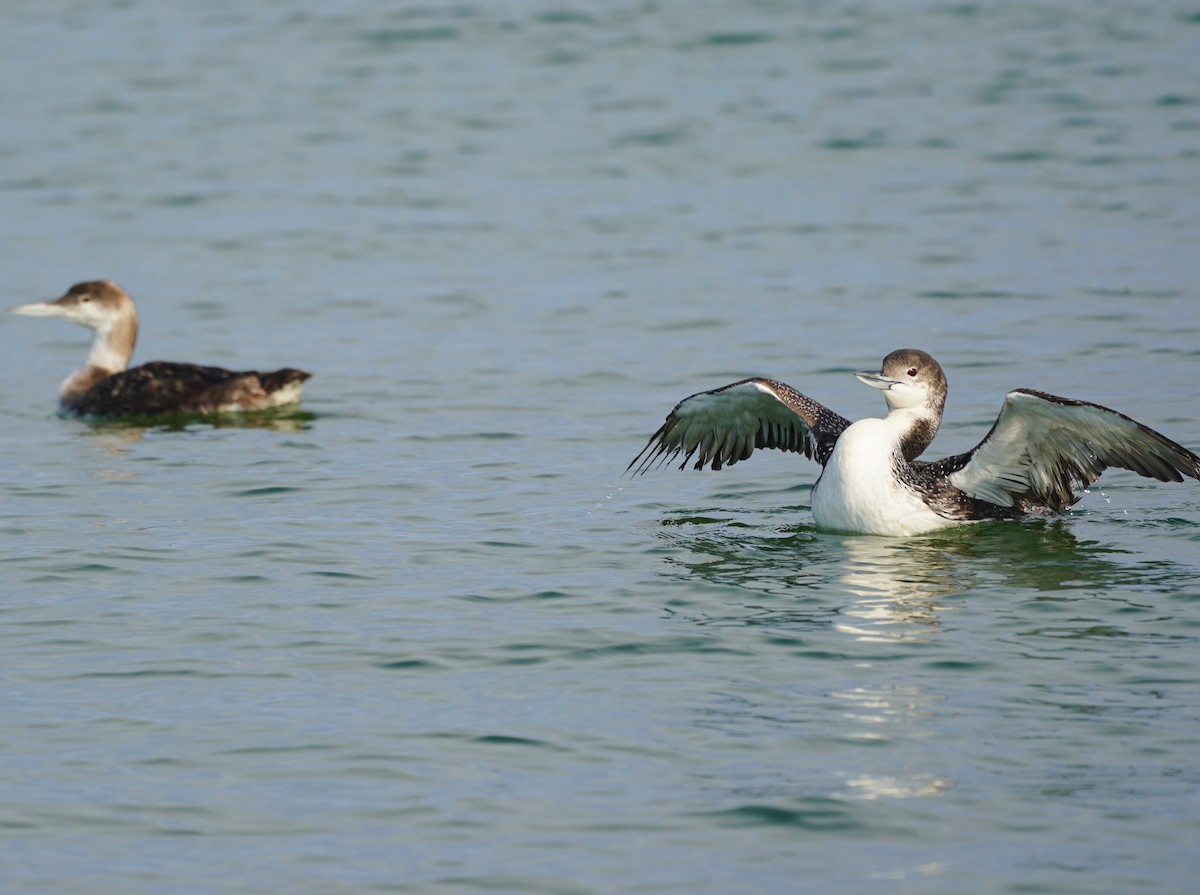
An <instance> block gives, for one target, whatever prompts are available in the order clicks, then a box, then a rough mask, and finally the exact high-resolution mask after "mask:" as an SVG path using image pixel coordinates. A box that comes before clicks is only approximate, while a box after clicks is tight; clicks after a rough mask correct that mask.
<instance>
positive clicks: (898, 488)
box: [627, 348, 1200, 536]
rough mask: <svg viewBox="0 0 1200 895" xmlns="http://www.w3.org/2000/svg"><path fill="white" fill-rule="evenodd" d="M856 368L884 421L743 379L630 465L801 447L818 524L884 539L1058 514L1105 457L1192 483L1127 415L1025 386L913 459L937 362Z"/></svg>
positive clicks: (1177, 453)
mask: <svg viewBox="0 0 1200 895" xmlns="http://www.w3.org/2000/svg"><path fill="white" fill-rule="evenodd" d="M855 375H856V376H857V377H858V378H859V380H861V381H862V382H864V383H865V384H867V385H869V386H871V387H872V388H877V389H881V390H882V391H883V397H884V398H885V399H886V401H887V404H888V409H889V412H888V415H887V416H886V417H885V418H884V419H864V420H859V421H858V422H856V423H851V422H850V421H849V420H848V419H846V418H844V417H842V416H839V415H838V414H836V413H834V412H833V411H832V410H830V409H829V408H827V407H824V406H822V405H821V404H818V403H817V402H816V401H813V400H812V399H811V398H807V397H805V396H804V395H802V394H800V393H799V392H797V391H795V390H794V389H792V388H791V387H789V386H787V385H784V384H783V383H782V382H776V381H775V380H772V379H757V378H756V379H744V380H742V381H741V382H734V383H732V384H730V385H726V386H724V387H722V388H717V389H713V390H712V391H707V392H700V393H698V394H695V395H692V396H691V397H690V398H685V399H684V400H683V401H680V402H679V404H677V405H676V406H675V409H674V410H672V411H671V413H670V414H669V415H668V416H667V421H666V422H665V423H663V425H662V428H660V429H659V430H658V431H657V432H655V433H654V435H652V436H651V437H650V441H649V442H648V443H647V445H646V447H644V448H643V449H642V451H641V453H639V454H638V455H637V456H636V457H635V458H634V459H633V462H632V463H630V464H629V470H633V469H635V467H636V472H638V473H641V472H645V471H646V470H647V469H649V468H650V467H652V466H655V465H661V464H663V463H666V462H668V461H670V460H672V459H674V458H675V457H677V456H679V455H680V454H682V455H683V462H682V463H681V464H680V467H679V468H680V469H683V468H684V467H685V466H686V465H687V464H688V462H689V461H691V459H692V457H693V456H696V457H697V459H696V463H695V468H696V469H703V468H704V467H705V466H706V465H709V466H711V467H712V468H713V469H720V468H721V467H722V466H732V465H733V464H734V463H737V462H738V461H739V460H745V459H746V458H747V457H749V456H750V455H751V454H752V453H753V452H754V449H755V448H777V449H779V450H782V451H795V452H797V453H803V454H804V455H805V456H807V457H809V458H810V459H813V460H816V461H817V462H818V463H820V464H821V465H822V466H823V467H824V469H823V471H822V472H821V475H820V477H819V478H818V479H817V483H816V484H815V485H814V486H813V490H812V514H813V519H814V521H815V522H816V524H817V527H818V528H819V529H822V530H825V531H841V532H852V533H860V534H875V535H892V536H904V535H915V534H922V533H924V532H929V531H934V530H936V529H939V528H945V527H947V526H951V525H960V524H963V523H967V522H976V521H980V520H984V519H1011V518H1016V517H1019V516H1022V515H1024V514H1027V513H1032V514H1040V515H1045V514H1049V513H1055V512H1061V511H1062V510H1064V509H1066V508H1067V507H1069V506H1071V505H1072V504H1074V503H1076V502H1077V501H1078V500H1079V499H1080V498H1081V497H1082V496H1083V490H1084V489H1085V488H1086V487H1087V486H1088V485H1090V484H1091V483H1092V482H1094V481H1096V479H1097V478H1099V477H1100V473H1101V472H1103V471H1104V470H1105V469H1106V468H1107V467H1109V466H1116V467H1120V468H1122V469H1130V470H1133V471H1134V472H1136V473H1138V474H1139V475H1144V476H1149V477H1151V478H1155V479H1158V480H1159V481H1163V482H1168V481H1170V482H1181V481H1183V476H1185V475H1186V476H1191V477H1192V478H1195V479H1200V457H1197V456H1196V455H1195V454H1193V453H1192V452H1191V451H1189V450H1187V449H1186V448H1184V447H1181V446H1180V445H1178V444H1176V443H1175V442H1173V441H1171V440H1170V439H1169V438H1167V437H1165V436H1163V435H1160V434H1159V433H1158V432H1155V431H1154V430H1153V429H1150V428H1147V427H1146V426H1143V425H1142V424H1141V423H1139V422H1137V421H1136V420H1133V419H1130V418H1129V417H1127V416H1125V415H1124V414H1122V413H1118V412H1117V411H1115V410H1109V409H1108V408H1107V407H1101V406H1100V405H1099V404H1092V403H1090V402H1087V401H1075V400H1072V399H1070V398H1059V397H1056V396H1054V395H1048V394H1046V393H1045V392H1039V391H1033V390H1032V389H1025V388H1019V389H1016V390H1015V391H1011V392H1009V393H1008V395H1006V396H1005V398H1004V404H1003V405H1002V406H1001V408H1000V416H999V417H998V418H997V419H996V422H995V424H994V425H993V426H992V428H991V431H990V432H988V434H987V435H986V436H985V437H984V439H983V441H981V442H980V443H979V444H978V445H977V446H976V447H975V448H974V449H973V450H970V451H967V452H966V453H965V454H957V455H955V456H953V457H946V458H945V459H942V460H936V461H933V462H925V461H922V460H917V459H916V458H917V457H918V456H920V454H921V452H922V451H924V450H925V448H927V447H928V446H929V443H930V442H931V441H932V440H933V436H934V434H935V433H936V432H937V430H938V426H939V425H940V424H941V422H942V409H943V408H944V407H945V404H946V375H945V374H944V373H943V372H942V368H941V366H940V365H939V364H938V362H937V361H936V360H934V359H933V358H932V357H930V356H929V355H928V354H926V353H925V352H924V351H917V350H916V349H912V348H905V349H900V350H898V351H893V352H892V353H891V354H889V355H888V356H887V357H885V358H884V359H883V365H882V369H881V370H880V371H879V372H878V373H875V372H863V373H856V374H855ZM627 471H628V470H627Z"/></svg>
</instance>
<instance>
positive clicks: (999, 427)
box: [930, 388, 1200, 512]
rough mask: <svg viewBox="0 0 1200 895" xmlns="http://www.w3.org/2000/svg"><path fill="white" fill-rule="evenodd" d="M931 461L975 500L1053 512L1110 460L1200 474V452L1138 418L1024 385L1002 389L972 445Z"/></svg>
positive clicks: (1169, 477) (1164, 477)
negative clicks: (991, 418) (988, 425)
mask: <svg viewBox="0 0 1200 895" xmlns="http://www.w3.org/2000/svg"><path fill="white" fill-rule="evenodd" d="M930 465H931V466H932V467H935V468H937V467H940V469H939V470H938V471H940V472H943V473H949V480H950V484H952V485H954V486H955V487H956V488H959V489H961V490H962V491H964V492H965V493H966V494H968V495H969V496H971V497H974V498H977V499H979V500H985V501H988V502H989V503H993V504H997V505H998V506H1002V507H1016V508H1019V509H1021V510H1036V509H1050V510H1054V511H1056V512H1057V511H1061V510H1063V509H1066V508H1067V507H1069V506H1071V505H1072V504H1074V503H1076V502H1077V501H1078V500H1079V499H1080V497H1082V496H1083V490H1084V489H1085V488H1086V487H1087V486H1088V485H1090V484H1092V482H1094V481H1096V479H1098V478H1099V477H1100V473H1102V472H1103V471H1104V470H1105V469H1107V468H1108V467H1110V466H1115V467H1119V468H1121V469H1129V470H1132V471H1133V472H1136V473H1138V474H1139V475H1144V476H1149V477H1150V478H1155V479H1158V480H1159V481H1162V482H1182V481H1183V477H1184V476H1191V477H1192V478H1195V479H1200V457H1197V456H1196V455H1195V454H1193V453H1192V452H1191V451H1189V450H1187V449H1186V448H1184V447H1182V446H1181V445H1178V444H1176V443H1175V442H1173V441H1171V439H1169V438H1167V437H1166V436H1165V435H1161V434H1160V433H1158V432H1155V431H1154V430H1153V429H1151V428H1149V427H1147V426H1143V425H1142V424H1141V423H1139V422H1138V421H1137V420H1134V419H1130V418H1129V417H1127V416H1125V414H1123V413H1118V412H1117V411H1115V410H1110V409H1109V408H1107V407H1101V406H1100V405H1099V404H1092V403H1090V402H1088V401H1075V400H1072V399H1070V398H1059V397H1056V396H1054V395H1048V394H1046V393H1045V392H1038V391H1033V390H1032V389H1024V388H1020V389H1017V390H1016V391H1012V392H1009V393H1008V395H1007V396H1005V399H1004V405H1003V406H1002V407H1001V408H1000V416H999V417H998V418H997V419H996V423H995V425H993V426H992V429H991V431H990V432H988V434H987V436H986V437H985V438H984V439H983V441H981V442H980V443H979V445H978V446H977V447H976V448H975V449H974V450H972V451H970V452H968V453H965V454H959V455H957V456H954V457H947V458H946V459H944V460H939V461H937V462H936V463H933V464H930Z"/></svg>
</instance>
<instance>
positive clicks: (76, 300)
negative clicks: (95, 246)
mask: <svg viewBox="0 0 1200 895" xmlns="http://www.w3.org/2000/svg"><path fill="white" fill-rule="evenodd" d="M9 310H10V311H12V312H13V313H14V314H25V315H27V316H29V317H62V318H63V319H64V320H70V321H71V322H72V323H79V324H82V325H83V326H86V327H89V328H90V329H93V330H95V332H96V337H95V339H94V340H93V342H92V350H91V351H90V352H89V353H88V357H87V361H86V362H85V363H84V365H83V366H82V367H80V368H79V369H78V370H76V371H75V372H74V373H72V374H71V375H70V376H68V377H67V378H66V380H65V381H64V382H63V384H62V387H61V388H60V389H59V393H58V397H59V401H60V403H61V405H62V409H63V410H64V411H67V412H69V413H74V414H78V415H80V416H92V417H122V416H155V415H160V414H172V413H184V414H186V413H199V414H211V413H225V412H230V411H241V410H264V409H266V408H269V407H278V406H281V405H284V404H294V403H296V402H297V401H299V400H300V392H301V391H302V390H303V388H304V382H305V380H307V379H308V378H309V377H310V376H311V375H312V374H310V373H305V372H304V371H302V370H292V369H284V370H276V371H274V372H272V373H258V372H254V371H249V372H244V373H239V372H234V371H232V370H224V369H222V368H221V367H201V366H197V365H196V364H179V363H171V362H169V361H151V362H150V363H148V364H142V365H141V366H140V367H134V368H133V369H132V370H127V369H126V366H128V364H129V358H130V356H131V355H132V354H133V346H134V344H135V343H136V342H137V331H138V317H137V309H136V308H134V306H133V299H131V298H130V297H129V295H128V294H126V292H125V290H124V289H122V288H121V287H120V286H118V285H117V284H116V283H113V282H111V281H109V280H93V281H90V282H87V283H76V284H75V285H74V286H72V287H71V288H70V289H68V290H67V292H66V294H65V295H63V297H62V298H60V299H58V300H57V301H46V302H34V303H33V304H27V305H19V306H17V307H15V308H9Z"/></svg>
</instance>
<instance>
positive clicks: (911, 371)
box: [908, 367, 917, 376]
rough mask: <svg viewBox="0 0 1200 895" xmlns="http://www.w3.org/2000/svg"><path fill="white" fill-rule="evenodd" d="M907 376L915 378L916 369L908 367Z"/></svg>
mask: <svg viewBox="0 0 1200 895" xmlns="http://www.w3.org/2000/svg"><path fill="white" fill-rule="evenodd" d="M908 375H909V376H916V375H917V368H916V367H909V368H908Z"/></svg>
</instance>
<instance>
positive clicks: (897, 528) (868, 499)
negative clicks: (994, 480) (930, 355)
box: [812, 413, 956, 536]
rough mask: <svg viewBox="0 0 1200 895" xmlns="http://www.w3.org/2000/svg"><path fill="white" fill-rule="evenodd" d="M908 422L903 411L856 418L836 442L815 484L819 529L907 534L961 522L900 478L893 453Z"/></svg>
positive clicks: (816, 513)
mask: <svg viewBox="0 0 1200 895" xmlns="http://www.w3.org/2000/svg"><path fill="white" fill-rule="evenodd" d="M907 425H908V421H907V420H906V419H904V415H903V414H901V413H892V414H889V416H888V418H887V419H883V420H879V419H865V420H859V421H858V422H857V423H854V424H853V425H851V426H850V427H849V428H847V429H846V431H845V432H843V433H842V435H841V437H840V438H839V439H838V441H837V445H836V446H835V447H834V450H833V455H832V456H831V457H830V458H829V462H828V463H827V464H826V465H825V471H824V472H823V473H821V478H820V480H819V481H818V482H817V484H816V486H815V487H814V488H813V494H812V513H813V519H814V521H815V522H816V523H817V528H820V529H823V530H825V531H845V532H855V533H859V534H875V535H889V536H903V535H915V534H922V533H924V532H928V531H935V530H936V529H939V528H946V527H947V526H950V525H954V524H956V523H955V522H954V521H953V520H950V519H946V518H944V517H942V516H939V515H938V514H937V513H935V512H933V510H931V509H929V507H928V506H927V505H926V504H925V501H924V500H922V499H921V496H920V495H919V494H917V493H916V492H915V491H913V490H912V489H911V488H909V487H907V486H906V485H904V484H903V483H902V482H901V481H900V480H899V479H897V478H896V472H895V467H894V462H895V461H894V459H893V457H894V455H895V452H896V449H897V445H898V444H899V441H900V433H901V431H902V430H903V429H904V428H907Z"/></svg>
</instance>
